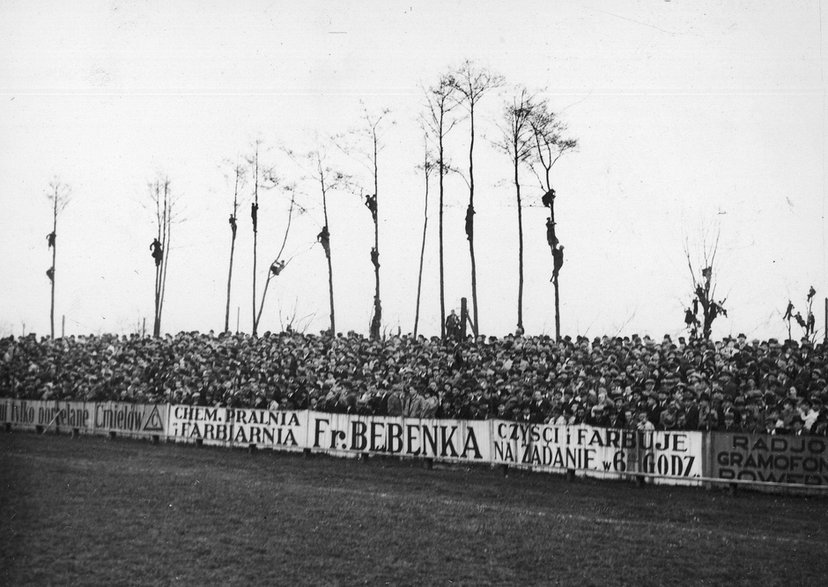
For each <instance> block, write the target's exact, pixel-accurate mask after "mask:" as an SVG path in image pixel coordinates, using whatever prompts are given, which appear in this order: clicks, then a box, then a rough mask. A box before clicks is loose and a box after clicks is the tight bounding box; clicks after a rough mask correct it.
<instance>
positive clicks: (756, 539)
mask: <svg viewBox="0 0 828 587" xmlns="http://www.w3.org/2000/svg"><path fill="white" fill-rule="evenodd" d="M826 579H828V500H826V499H819V498H804V497H788V498H784V497H773V496H768V495H761V494H747V493H740V494H738V495H737V496H735V497H734V496H729V495H727V494H726V493H723V492H719V491H705V490H701V489H686V488H685V489H673V488H666V487H658V488H656V487H652V486H646V487H635V486H634V485H631V484H627V483H618V482H594V481H584V480H578V481H575V482H567V481H566V480H564V479H562V478H559V477H555V476H549V475H537V474H536V475H532V474H516V473H512V474H510V475H509V477H508V478H503V476H502V475H501V474H500V473H499V472H497V471H494V470H480V469H474V470H468V469H460V468H435V469H434V470H426V469H425V468H422V467H421V466H418V465H416V464H413V463H406V462H398V461H384V460H377V459H374V460H370V461H367V462H364V461H351V460H340V459H333V458H327V457H315V458H311V459H306V458H303V457H301V456H293V455H284V454H276V453H270V452H259V453H257V454H255V455H250V454H247V453H246V452H244V451H240V450H226V449H210V448H195V447H192V446H178V445H172V444H170V445H163V444H162V445H159V446H153V445H151V444H149V443H145V442H140V441H129V440H109V439H103V438H92V437H85V438H79V439H71V438H69V437H66V436H63V437H55V436H44V435H41V436H36V435H34V434H24V433H14V434H9V433H0V584H2V585H24V584H39V585H42V584H85V585H86V584H106V585H113V584H135V585H138V584H171V583H180V584H189V585H197V584H239V585H249V584H268V585H276V584H279V585H290V584H297V583H301V584H363V583H368V584H385V583H389V584H424V583H426V584H433V583H437V584H474V585H476V584H528V583H531V584H698V583H704V584H725V583H730V584H751V585H757V584H758V585H771V584H778V585H792V584H798V585H822V584H825V582H826Z"/></svg>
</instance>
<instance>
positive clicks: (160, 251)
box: [150, 238, 164, 267]
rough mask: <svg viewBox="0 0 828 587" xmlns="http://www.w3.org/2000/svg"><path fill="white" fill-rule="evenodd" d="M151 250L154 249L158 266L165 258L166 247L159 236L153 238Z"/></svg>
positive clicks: (154, 257) (153, 252) (153, 255)
mask: <svg viewBox="0 0 828 587" xmlns="http://www.w3.org/2000/svg"><path fill="white" fill-rule="evenodd" d="M150 250H151V251H152V258H153V259H155V266H156V267H158V266H159V265H160V264H161V261H162V260H163V259H164V247H163V246H162V245H161V242H160V241H159V240H158V239H157V238H154V239H152V244H151V245H150Z"/></svg>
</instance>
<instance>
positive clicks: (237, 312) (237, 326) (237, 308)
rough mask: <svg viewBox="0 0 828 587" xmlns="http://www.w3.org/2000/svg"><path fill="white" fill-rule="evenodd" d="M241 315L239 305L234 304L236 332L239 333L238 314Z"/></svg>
mask: <svg viewBox="0 0 828 587" xmlns="http://www.w3.org/2000/svg"><path fill="white" fill-rule="evenodd" d="M240 315H241V306H236V334H238V333H239V316H240Z"/></svg>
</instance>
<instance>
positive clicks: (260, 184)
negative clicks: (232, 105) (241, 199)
mask: <svg viewBox="0 0 828 587" xmlns="http://www.w3.org/2000/svg"><path fill="white" fill-rule="evenodd" d="M261 144H262V142H261V141H258V140H257V141H256V143H255V148H254V152H253V156H252V157H250V158H248V160H247V162H248V164H249V165H250V167H251V169H252V171H253V174H252V176H253V201H252V202H250V220H251V222H252V224H253V291H252V294H253V336H256V334H257V330H256V327H257V325H258V320H257V318H256V317H257V312H256V293H257V292H256V274H257V266H256V265H257V263H258V246H259V189H260V188H261V189H268V188H272V187H274V186H275V185H276V184H277V183H278V181H277V179H276V177H275V175H274V173H273V170H272V169H269V168H265V167H262V166H261V165H260V164H259V149H260V147H261Z"/></svg>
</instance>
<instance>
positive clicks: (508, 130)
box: [495, 88, 535, 332]
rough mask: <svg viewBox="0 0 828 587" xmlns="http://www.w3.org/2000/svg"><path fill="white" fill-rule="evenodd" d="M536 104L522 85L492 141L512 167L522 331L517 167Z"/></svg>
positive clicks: (526, 149) (524, 155)
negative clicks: (501, 133)
mask: <svg viewBox="0 0 828 587" xmlns="http://www.w3.org/2000/svg"><path fill="white" fill-rule="evenodd" d="M534 107H535V103H534V99H533V97H532V96H531V95H530V94H529V92H528V91H527V90H526V89H525V88H519V89H518V90H517V92H516V94H515V96H514V97H513V98H512V99H511V100H510V101H509V102H507V103H506V106H505V108H504V111H503V121H502V131H503V136H502V138H501V139H500V141H499V142H496V143H495V146H496V147H498V148H499V149H500V150H501V151H503V152H504V153H506V154H507V155H508V156H509V158H510V159H511V162H512V167H513V170H514V177H513V181H514V184H515V200H516V203H517V222H518V299H517V328H518V331H519V332H523V201H522V198H521V193H520V168H521V166H522V165H524V164H525V163H526V162H527V161H528V160H529V159H530V158H531V156H532V153H533V149H534V142H533V141H534V135H533V132H532V124H531V118H532V113H533V109H534Z"/></svg>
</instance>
